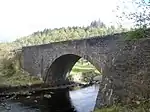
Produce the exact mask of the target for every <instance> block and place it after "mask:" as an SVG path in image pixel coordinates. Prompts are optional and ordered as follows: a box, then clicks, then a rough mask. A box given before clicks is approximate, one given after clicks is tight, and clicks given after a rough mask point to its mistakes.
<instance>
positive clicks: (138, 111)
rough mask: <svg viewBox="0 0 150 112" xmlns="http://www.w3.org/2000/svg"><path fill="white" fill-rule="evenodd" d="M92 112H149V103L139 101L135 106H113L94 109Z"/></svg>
mask: <svg viewBox="0 0 150 112" xmlns="http://www.w3.org/2000/svg"><path fill="white" fill-rule="evenodd" d="M94 112H150V101H141V102H138V103H137V104H128V105H123V106H121V105H113V106H111V107H107V108H102V109H95V111H94Z"/></svg>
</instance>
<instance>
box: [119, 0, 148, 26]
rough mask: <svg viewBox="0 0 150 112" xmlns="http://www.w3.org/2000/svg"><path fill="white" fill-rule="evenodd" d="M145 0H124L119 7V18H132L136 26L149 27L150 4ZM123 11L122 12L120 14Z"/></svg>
mask: <svg viewBox="0 0 150 112" xmlns="http://www.w3.org/2000/svg"><path fill="white" fill-rule="evenodd" d="M143 1H144V0H122V1H121V4H123V5H122V6H121V5H119V6H118V7H117V11H118V12H119V11H121V12H119V14H118V15H117V17H118V18H119V20H121V21H124V20H130V21H132V22H133V25H134V27H135V28H147V27H148V26H149V25H150V6H148V5H147V4H145V3H144V2H143ZM120 13H121V14H120Z"/></svg>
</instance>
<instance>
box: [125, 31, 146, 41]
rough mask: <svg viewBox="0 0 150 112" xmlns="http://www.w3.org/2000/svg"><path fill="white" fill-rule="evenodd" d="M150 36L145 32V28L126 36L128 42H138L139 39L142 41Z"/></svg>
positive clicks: (130, 32) (128, 33)
mask: <svg viewBox="0 0 150 112" xmlns="http://www.w3.org/2000/svg"><path fill="white" fill-rule="evenodd" d="M148 37H149V34H148V32H147V31H146V30H144V29H143V28H140V29H136V30H134V31H129V32H127V35H126V38H125V39H126V40H137V39H141V38H148Z"/></svg>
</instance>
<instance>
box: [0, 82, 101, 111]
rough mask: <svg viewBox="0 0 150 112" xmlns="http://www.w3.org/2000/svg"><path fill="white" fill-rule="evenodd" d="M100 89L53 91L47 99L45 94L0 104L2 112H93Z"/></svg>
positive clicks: (92, 87)
mask: <svg viewBox="0 0 150 112" xmlns="http://www.w3.org/2000/svg"><path fill="white" fill-rule="evenodd" d="M98 89H99V87H98V86H96V85H93V86H90V87H86V88H83V89H80V90H74V91H68V89H60V90H55V91H51V92H50V94H51V98H45V97H43V96H44V95H43V94H40V95H39V94H37V95H36V94H35V95H34V96H32V97H28V96H24V97H18V98H17V99H14V100H10V101H5V102H0V112H91V111H93V109H94V106H95V103H96V97H97V94H98Z"/></svg>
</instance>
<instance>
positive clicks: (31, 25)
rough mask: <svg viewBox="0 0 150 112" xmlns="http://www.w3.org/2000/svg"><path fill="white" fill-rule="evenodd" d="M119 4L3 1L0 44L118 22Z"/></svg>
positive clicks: (115, 0) (100, 0) (112, 1)
mask: <svg viewBox="0 0 150 112" xmlns="http://www.w3.org/2000/svg"><path fill="white" fill-rule="evenodd" d="M118 3H119V0H109V1H108V0H0V41H13V40H15V39H16V38H19V37H23V36H27V35H30V34H32V33H33V32H36V31H41V30H43V29H45V28H51V29H53V28H60V27H67V26H87V25H89V24H90V23H91V21H93V20H98V19H101V20H102V21H103V22H104V23H105V24H106V25H110V24H114V23H115V22H116V15H115V14H116V13H115V12H113V10H114V9H116V6H117V5H118Z"/></svg>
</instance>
